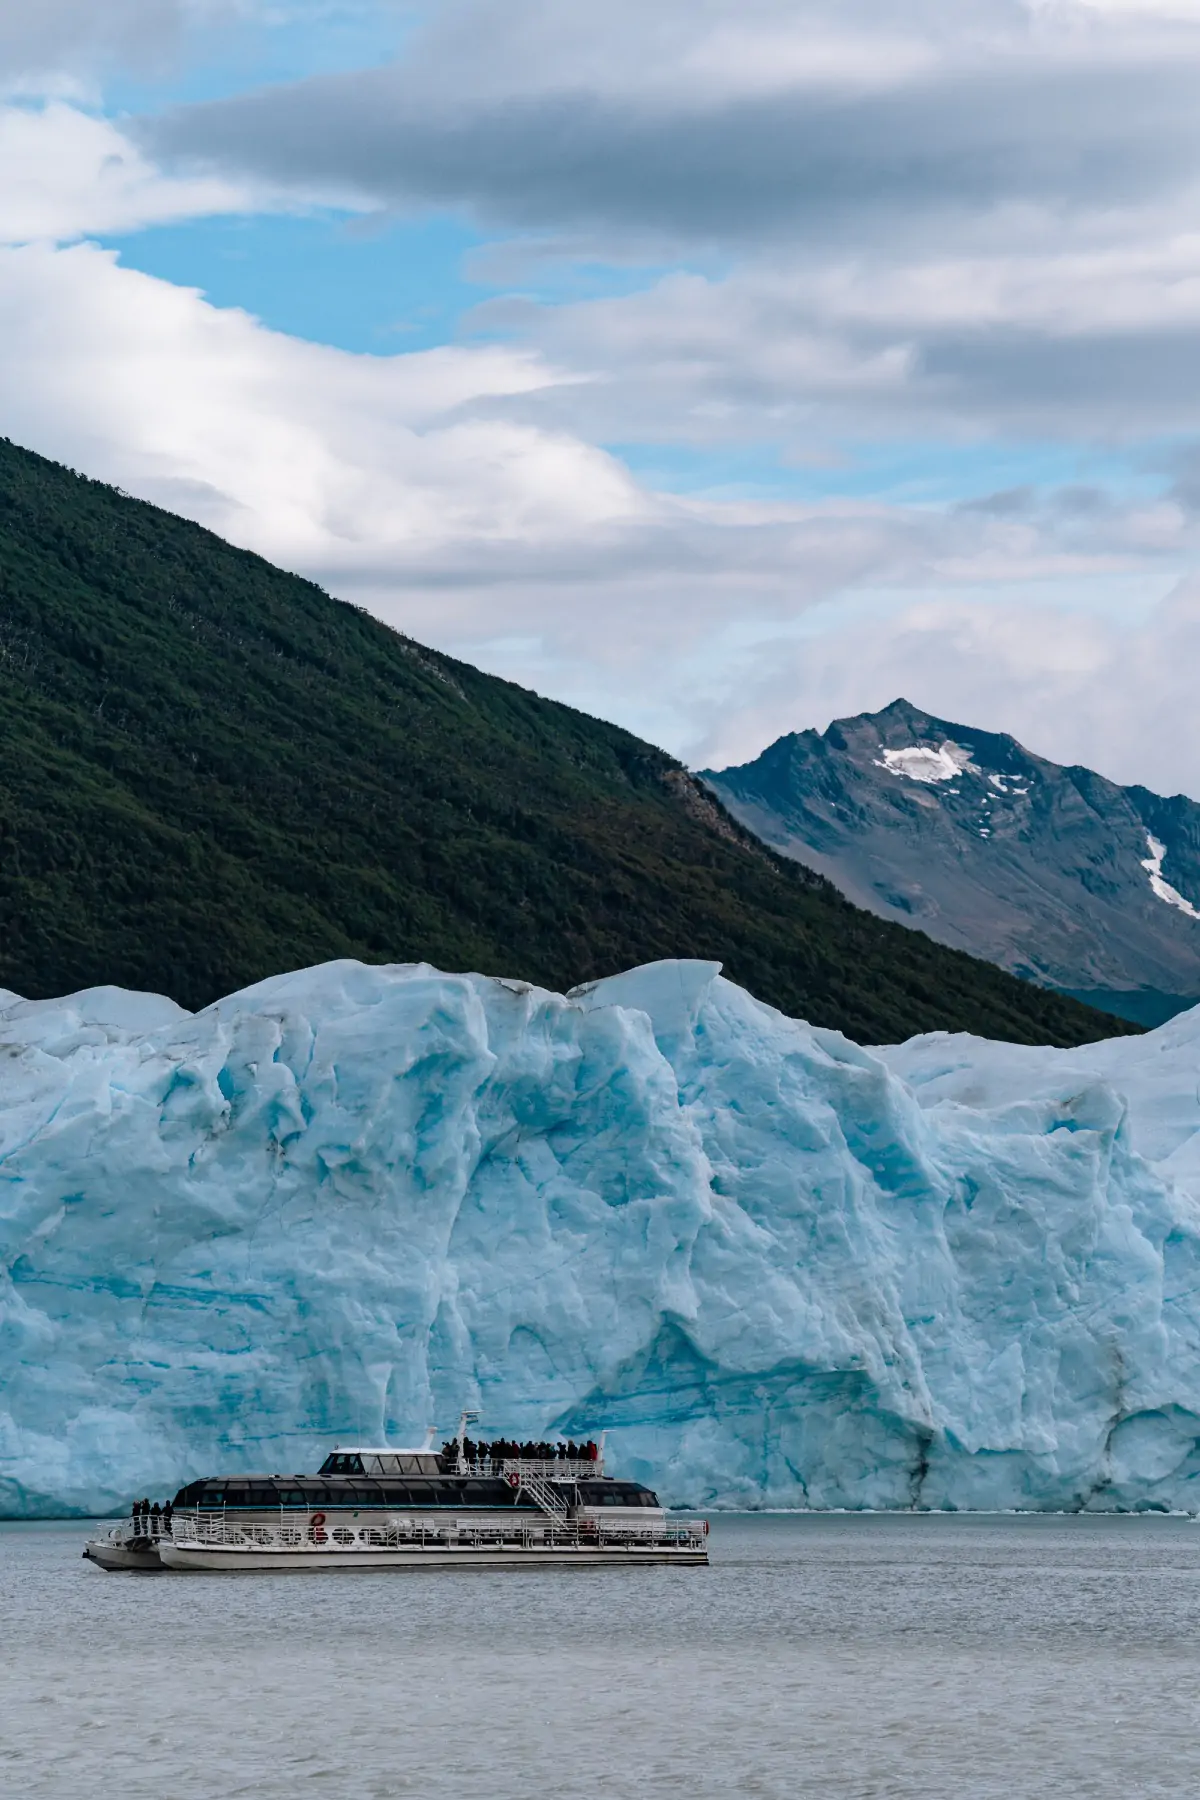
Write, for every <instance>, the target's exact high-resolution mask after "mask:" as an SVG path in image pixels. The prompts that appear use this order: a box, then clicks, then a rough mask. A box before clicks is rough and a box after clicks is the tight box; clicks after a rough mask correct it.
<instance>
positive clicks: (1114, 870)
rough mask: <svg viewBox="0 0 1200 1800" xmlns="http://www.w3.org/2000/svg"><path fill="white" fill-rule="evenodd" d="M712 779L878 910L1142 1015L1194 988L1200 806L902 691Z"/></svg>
mask: <svg viewBox="0 0 1200 1800" xmlns="http://www.w3.org/2000/svg"><path fill="white" fill-rule="evenodd" d="M704 780H705V781H706V782H707V783H709V784H710V786H711V787H712V788H713V790H714V791H715V792H716V793H717V794H718V795H719V796H720V798H721V799H722V801H723V802H724V803H725V805H726V806H728V807H729V809H730V810H731V811H732V812H733V813H734V814H735V816H736V817H737V818H739V819H740V820H741V821H742V822H743V823H744V824H746V825H747V826H748V827H750V828H751V829H752V830H754V831H755V832H757V833H758V834H759V835H760V836H761V837H762V839H763V840H764V842H766V843H768V844H770V845H772V846H773V847H774V848H775V849H777V850H780V851H782V852H783V853H784V854H785V855H789V856H794V857H796V858H797V859H798V860H799V861H801V862H802V863H804V864H805V865H806V866H808V867H810V868H812V869H815V870H818V871H820V872H821V873H822V874H824V875H827V876H828V877H829V878H830V879H831V880H832V881H834V882H835V883H836V885H837V886H838V888H839V889H840V890H841V891H842V892H843V893H844V894H846V895H847V896H848V897H849V898H850V899H852V900H854V901H855V902H856V903H857V904H858V905H860V906H865V907H869V908H870V910H871V911H872V912H874V913H876V914H878V915H879V916H880V917H881V918H889V919H894V920H898V921H901V922H904V923H907V924H912V925H919V926H920V927H921V929H922V930H923V931H926V932H928V933H929V935H930V936H931V937H934V938H937V939H938V941H939V942H941V943H944V944H951V945H953V946H955V948H957V949H963V950H969V951H970V952H971V953H972V954H973V955H976V956H984V957H987V958H988V960H989V961H992V962H995V963H998V964H999V965H1000V966H1001V967H1002V968H1006V969H1009V970H1011V971H1012V972H1013V973H1014V974H1017V975H1021V976H1023V977H1025V978H1026V979H1029V980H1032V981H1037V982H1042V983H1046V984H1049V985H1052V986H1054V987H1057V988H1061V989H1063V990H1065V991H1067V992H1076V993H1081V992H1082V993H1084V994H1085V995H1086V997H1087V998H1089V999H1091V1000H1093V1001H1094V1002H1095V1003H1097V1004H1101V1005H1106V1006H1109V1007H1111V1008H1112V1009H1113V1010H1117V1011H1121V1012H1123V1013H1125V1014H1126V1015H1127V1016H1129V1017H1132V1018H1136V1019H1140V1020H1141V1022H1143V1023H1146V1024H1157V1023H1159V1022H1160V1021H1161V1019H1163V1018H1166V1017H1169V1016H1170V1015H1171V1014H1172V1013H1173V1012H1176V1011H1178V1010H1179V1009H1180V1007H1181V1006H1184V1005H1191V1004H1192V1003H1193V1002H1194V1000H1195V999H1196V997H1197V996H1200V910H1198V908H1200V806H1197V805H1196V803H1195V802H1194V801H1192V800H1188V799H1186V798H1184V796H1183V795H1176V796H1175V797H1174V798H1173V799H1170V800H1164V799H1162V798H1160V797H1159V796H1158V795H1157V794H1152V793H1150V792H1149V790H1148V789H1146V788H1141V787H1129V788H1122V787H1118V786H1117V785H1116V783H1115V782H1111V781H1106V780H1105V778H1104V777H1103V776H1101V775H1096V774H1094V773H1093V772H1092V771H1091V770H1090V769H1083V768H1061V767H1059V765H1058V764H1057V763H1052V762H1048V761H1047V760H1046V759H1045V758H1044V757H1040V756H1033V755H1031V754H1030V752H1029V751H1028V750H1025V749H1024V748H1023V747H1022V746H1021V745H1020V744H1018V743H1017V742H1016V740H1015V739H1014V738H1011V737H1008V736H1007V735H1004V734H994V733H991V732H986V731H974V730H972V729H970V728H969V727H968V726H965V725H956V724H953V723H951V722H950V721H948V720H946V719H938V718H934V717H933V716H931V715H930V714H928V713H923V712H921V711H920V710H919V709H918V708H916V707H914V706H911V705H910V704H909V703H908V701H906V700H898V701H896V702H895V703H894V704H893V705H892V706H889V707H886V708H885V709H884V710H883V711H882V712H879V713H866V714H863V715H861V716H860V717H858V718H854V719H839V720H837V721H836V722H835V723H834V724H833V725H831V726H830V727H829V730H828V731H826V732H825V733H824V734H822V733H819V732H816V731H802V732H796V733H793V734H791V735H789V736H787V737H783V738H780V739H779V740H778V742H776V743H774V744H772V745H771V746H770V748H769V749H767V750H765V751H764V752H763V754H762V755H761V756H760V757H758V758H757V759H756V760H755V761H754V762H751V763H747V764H745V765H744V766H742V767H740V768H734V769H724V770H720V771H715V770H706V771H705V773H704Z"/></svg>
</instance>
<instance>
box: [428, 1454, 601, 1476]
mask: <svg viewBox="0 0 1200 1800" xmlns="http://www.w3.org/2000/svg"><path fill="white" fill-rule="evenodd" d="M457 1473H458V1474H460V1475H482V1476H485V1477H488V1476H491V1477H493V1478H494V1477H495V1476H497V1475H502V1476H503V1477H504V1478H505V1480H508V1479H509V1478H510V1477H511V1476H513V1475H516V1476H519V1477H522V1478H523V1477H524V1476H526V1475H535V1476H540V1478H541V1479H542V1480H543V1481H595V1480H596V1479H597V1477H598V1476H601V1475H603V1473H604V1461H603V1458H602V1457H585V1456H504V1457H493V1456H484V1457H475V1458H474V1460H472V1459H470V1458H468V1457H465V1456H464V1457H463V1458H462V1459H461V1460H460V1462H459V1466H458V1470H457Z"/></svg>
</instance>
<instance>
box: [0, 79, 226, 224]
mask: <svg viewBox="0 0 1200 1800" xmlns="http://www.w3.org/2000/svg"><path fill="white" fill-rule="evenodd" d="M261 203H262V202H261V200H260V199H258V198H257V197H255V196H253V195H252V194H251V193H250V191H249V190H248V189H247V186H246V184H245V183H240V184H239V183H235V182H233V181H229V180H226V179H225V178H223V177H220V176H209V175H201V176H194V177H192V176H184V177H182V178H175V177H172V176H169V175H164V174H163V173H162V172H161V171H160V170H159V169H158V168H156V167H155V166H154V165H153V164H152V163H151V162H149V161H148V160H147V158H146V157H145V155H144V154H143V153H142V152H141V151H140V150H139V149H137V148H136V146H135V145H133V144H132V143H131V142H130V141H129V139H128V138H127V137H126V136H125V135H124V134H123V133H122V132H121V131H120V130H119V129H118V127H117V126H116V125H114V124H113V123H112V122H111V121H110V120H108V119H102V118H97V117H95V116H94V115H93V114H90V113H86V112H83V111H81V110H80V109H79V108H78V107H77V106H69V105H67V104H65V103H64V102H62V101H53V102H50V103H49V104H46V105H42V106H38V107H30V106H14V105H8V106H5V105H3V104H0V243H6V244H20V243H27V242H30V241H32V240H35V239H39V238H41V239H49V240H54V241H59V242H61V241H63V240H64V239H70V238H75V237H80V236H82V235H84V234H87V233H98V232H125V231H135V230H139V229H140V228H142V227H143V226H146V225H158V224H163V223H165V222H167V221H168V220H180V219H187V218H196V217H203V216H205V215H208V214H213V213H223V212H241V211H246V210H249V209H250V208H251V207H253V206H256V205H259V204H261Z"/></svg>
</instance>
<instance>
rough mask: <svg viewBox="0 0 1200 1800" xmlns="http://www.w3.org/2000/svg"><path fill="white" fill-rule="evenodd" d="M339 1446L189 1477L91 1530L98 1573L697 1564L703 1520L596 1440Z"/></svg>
mask: <svg viewBox="0 0 1200 1800" xmlns="http://www.w3.org/2000/svg"><path fill="white" fill-rule="evenodd" d="M470 1417H471V1415H469V1414H466V1415H464V1417H463V1419H462V1421H460V1424H459V1431H458V1436H457V1438H456V1439H454V1440H452V1441H451V1442H450V1443H448V1444H446V1445H444V1446H443V1448H442V1450H441V1451H440V1452H438V1451H435V1450H433V1448H432V1446H431V1443H428V1442H427V1443H426V1444H425V1445H424V1446H422V1447H421V1448H420V1449H418V1450H411V1449H410V1450H404V1449H395V1448H392V1447H386V1446H385V1447H379V1446H361V1445H355V1446H349V1447H339V1448H338V1449H337V1450H335V1451H334V1452H333V1454H332V1455H330V1456H328V1457H327V1458H326V1460H325V1462H324V1463H323V1464H322V1466H321V1469H320V1471H319V1472H318V1474H317V1475H315V1476H311V1475H290V1476H284V1475H271V1476H266V1475H241V1476H229V1477H226V1478H220V1479H213V1480H205V1481H195V1482H191V1483H189V1484H188V1486H187V1487H184V1488H181V1489H180V1491H179V1493H178V1494H177V1495H176V1496H175V1499H174V1501H173V1502H171V1503H169V1504H168V1505H167V1506H166V1507H164V1508H162V1509H159V1508H157V1507H156V1508H154V1509H153V1510H151V1509H149V1507H148V1505H147V1503H144V1502H143V1503H141V1507H140V1508H138V1509H135V1513H134V1517H133V1518H132V1519H130V1520H127V1521H125V1522H124V1523H123V1524H122V1525H119V1526H116V1527H114V1528H113V1529H112V1530H111V1531H109V1532H108V1533H107V1534H106V1535H105V1536H102V1537H98V1538H95V1539H93V1540H92V1541H91V1542H90V1543H89V1544H88V1545H87V1547H86V1549H85V1550H84V1555H85V1556H86V1557H88V1558H89V1559H90V1560H91V1561H92V1562H95V1563H97V1564H98V1565H99V1566H100V1567H101V1568H104V1569H108V1570H131V1569H140V1570H144V1571H151V1570H156V1571H163V1570H165V1571H175V1572H202V1573H214V1572H218V1571H248V1570H266V1569H276V1570H305V1569H307V1570H318V1569H391V1568H498V1567H525V1568H529V1567H537V1568H541V1567H545V1566H548V1565H563V1566H566V1565H572V1564H580V1565H584V1564H588V1565H594V1564H621V1565H624V1566H626V1567H628V1566H630V1565H634V1564H643V1563H653V1564H664V1563H684V1564H693V1565H694V1564H704V1563H707V1561H708V1542H707V1538H708V1522H707V1520H704V1519H680V1518H678V1517H676V1516H674V1515H671V1514H669V1513H667V1512H666V1511H665V1510H664V1509H663V1508H662V1507H661V1506H660V1505H659V1503H658V1498H657V1496H656V1495H655V1494H654V1493H653V1492H652V1491H651V1490H650V1489H649V1488H646V1487H644V1486H642V1484H641V1483H639V1482H631V1481H621V1480H618V1479H616V1478H615V1477H613V1476H609V1475H606V1474H605V1472H604V1455H603V1449H602V1446H598V1445H596V1444H593V1443H588V1444H583V1445H576V1444H536V1445H535V1444H516V1443H511V1442H508V1441H506V1440H501V1441H499V1442H497V1443H493V1444H475V1443H472V1441H471V1440H470V1439H469V1438H468V1437H467V1436H466V1425H467V1422H468V1420H469V1419H470Z"/></svg>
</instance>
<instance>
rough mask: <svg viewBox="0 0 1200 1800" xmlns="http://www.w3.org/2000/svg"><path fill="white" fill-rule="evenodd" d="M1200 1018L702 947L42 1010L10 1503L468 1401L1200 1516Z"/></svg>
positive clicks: (680, 1498) (49, 1504)
mask: <svg viewBox="0 0 1200 1800" xmlns="http://www.w3.org/2000/svg"><path fill="white" fill-rule="evenodd" d="M1198 1048H1200V1009H1198V1010H1197V1013H1196V1014H1194V1015H1193V1014H1185V1015H1182V1016H1181V1017H1180V1018H1178V1019H1175V1020H1173V1021H1172V1022H1171V1024H1169V1025H1167V1026H1165V1027H1163V1029H1162V1030H1160V1031H1158V1032H1155V1033H1153V1034H1151V1035H1150V1036H1148V1037H1145V1038H1142V1039H1134V1040H1130V1039H1118V1040H1113V1041H1112V1042H1110V1043H1106V1044H1100V1045H1094V1046H1091V1047H1089V1048H1087V1049H1084V1050H1076V1051H1051V1050H1026V1049H1021V1048H1019V1047H1014V1046H1011V1045H1000V1044H988V1043H983V1042H981V1041H979V1040H974V1039H969V1038H957V1037H948V1036H945V1035H936V1036H933V1037H927V1038H921V1039H915V1040H913V1041H912V1042H911V1043H909V1044H907V1045H901V1046H898V1047H894V1048H888V1049H883V1050H874V1051H869V1050H864V1049H861V1048H859V1047H857V1046H856V1045H854V1044H852V1043H850V1042H848V1041H847V1040H846V1039H845V1038H843V1037H841V1036H840V1035H839V1034H837V1033H836V1032H831V1031H824V1030H819V1029H814V1028H812V1027H810V1026H807V1025H805V1024H802V1023H799V1022H797V1021H795V1020H791V1019H787V1018H784V1017H782V1016H781V1015H780V1014H778V1013H776V1012H774V1011H772V1010H771V1009H770V1008H768V1007H766V1006H763V1005H761V1004H760V1003H759V1002H757V1001H755V1000H754V999H752V998H751V997H750V996H749V995H748V994H746V993H745V992H743V991H742V990H741V989H740V988H738V987H736V986H734V985H733V984H732V983H730V982H728V981H726V980H724V979H723V978H722V977H721V975H720V973H719V967H718V966H717V965H715V964H712V963H698V962H696V963H686V962H685V963H679V962H671V963H661V964H654V965H651V966H649V967H647V968H643V969H635V970H631V971H630V972H629V973H627V974H624V975H620V976H616V977H614V978H612V979H610V980H607V981H604V982H600V983H598V984H595V985H593V986H591V987H589V988H586V989H580V990H576V991H575V992H574V993H573V994H571V995H568V996H566V997H565V998H564V997H561V996H558V995H554V994H549V993H546V992H544V991H542V990H539V989H536V988H531V987H528V986H526V985H525V984H522V983H519V982H505V981H500V980H493V979H490V978H487V977H483V976H477V975H444V974H440V973H438V972H437V971H436V970H433V969H431V968H428V967H425V966H399V967H364V966H362V965H360V964H357V963H352V962H341V963H332V964H328V965H325V966H323V967H320V968H316V969H309V970H304V971H301V972H299V973H296V974H292V975H286V976H281V977H278V978H275V979H273V980H270V981H266V982H263V983H260V984H259V985H258V986H256V987H253V988H250V989H247V990H246V991H244V992H243V993H240V994H235V995H233V996H231V997H230V998H228V999H226V1000H223V1001H221V1002H219V1003H218V1004H217V1005H215V1006H213V1007H210V1008H208V1009H207V1010H206V1011H204V1012H203V1013H199V1014H196V1015H195V1016H192V1015H190V1014H187V1013H184V1012H182V1011H181V1010H180V1009H179V1008H177V1007H175V1006H174V1005H173V1004H172V1003H171V1002H170V1001H167V1000H163V999H161V998H159V997H156V996H148V995H135V994H127V993H123V992H121V991H119V990H114V989H102V990H93V991H91V992H88V993H84V994H78V995H74V996H72V997H70V998H68V999H64V1000H57V1001H47V1002H40V1003H35V1002H28V1001H23V1000H20V999H18V998H17V997H16V996H13V995H0V1513H4V1514H7V1515H8V1516H13V1515H16V1516H22V1515H24V1516H37V1515H48V1514H54V1513H62V1512H64V1511H78V1512H95V1511H104V1510H109V1509H115V1508H117V1507H121V1506H123V1505H125V1504H126V1503H127V1502H128V1500H129V1499H130V1498H131V1497H132V1496H133V1495H135V1494H138V1493H144V1492H145V1493H153V1492H157V1493H162V1492H165V1491H169V1490H173V1489H174V1487H175V1486H176V1485H177V1484H178V1483H179V1482H182V1481H183V1480H185V1479H187V1478H189V1477H191V1476H193V1475H196V1474H203V1473H210V1472H213V1471H216V1470H219V1469H263V1470H281V1471H282V1470H291V1469H303V1468H311V1467H315V1466H316V1462H315V1459H319V1458H320V1457H322V1456H323V1455H324V1454H325V1452H326V1451H327V1450H328V1449H329V1448H330V1446H331V1445H332V1443H333V1442H334V1441H335V1440H337V1439H339V1438H340V1439H341V1440H342V1441H343V1442H346V1441H350V1440H353V1439H358V1440H360V1441H361V1440H363V1439H370V1440H375V1441H380V1440H385V1439H386V1440H391V1441H404V1440H411V1439H412V1438H413V1436H414V1435H415V1434H417V1433H418V1432H419V1431H420V1429H421V1428H423V1427H424V1425H425V1424H426V1423H431V1422H434V1421H436V1422H437V1424H438V1425H439V1427H441V1428H442V1429H443V1430H445V1429H448V1428H450V1427H451V1426H452V1424H453V1421H454V1419H455V1418H456V1416H457V1413H458V1411H459V1409H460V1407H461V1406H463V1405H471V1404H474V1405H477V1406H479V1408H480V1409H481V1411H482V1413H483V1418H484V1426H485V1428H486V1430H487V1431H488V1432H489V1433H499V1432H504V1433H508V1434H514V1435H517V1436H521V1437H525V1436H530V1435H532V1436H538V1437H541V1436H545V1435H548V1434H550V1433H552V1432H554V1431H561V1432H563V1433H564V1434H565V1435H570V1436H575V1437H579V1436H583V1435H596V1434H598V1433H599V1432H600V1431H601V1430H603V1429H606V1428H607V1429H608V1430H609V1432H610V1449H611V1452H612V1458H613V1463H614V1466H616V1467H619V1468H620V1469H621V1470H622V1471H628V1472H629V1473H631V1474H634V1475H639V1476H642V1477H643V1478H646V1479H649V1480H651V1481H652V1482H653V1483H654V1485H656V1486H657V1487H658V1489H659V1491H660V1492H661V1493H662V1494H663V1495H664V1496H665V1497H666V1498H668V1499H670V1500H671V1501H674V1502H678V1503H688V1504H710V1505H722V1504H724V1505H768V1506H812V1507H831V1506H844V1507H864V1506H872V1507H905V1506H910V1505H913V1504H919V1505H926V1506H934V1507H940V1506H957V1507H1013V1506H1024V1507H1044V1508H1058V1507H1076V1506H1081V1505H1087V1506H1091V1507H1115V1506H1138V1505H1147V1504H1153V1505H1159V1506H1162V1505H1165V1506H1170V1507H1183V1508H1189V1509H1193V1510H1200V1449H1198V1448H1197V1443H1198V1440H1200V1205H1198V1204H1197V1200H1196V1199H1195V1198H1194V1197H1193V1196H1194V1195H1195V1194H1196V1193H1200V1185H1198V1184H1200V1100H1198V1098H1197V1067H1196V1065H1197V1050H1198Z"/></svg>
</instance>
